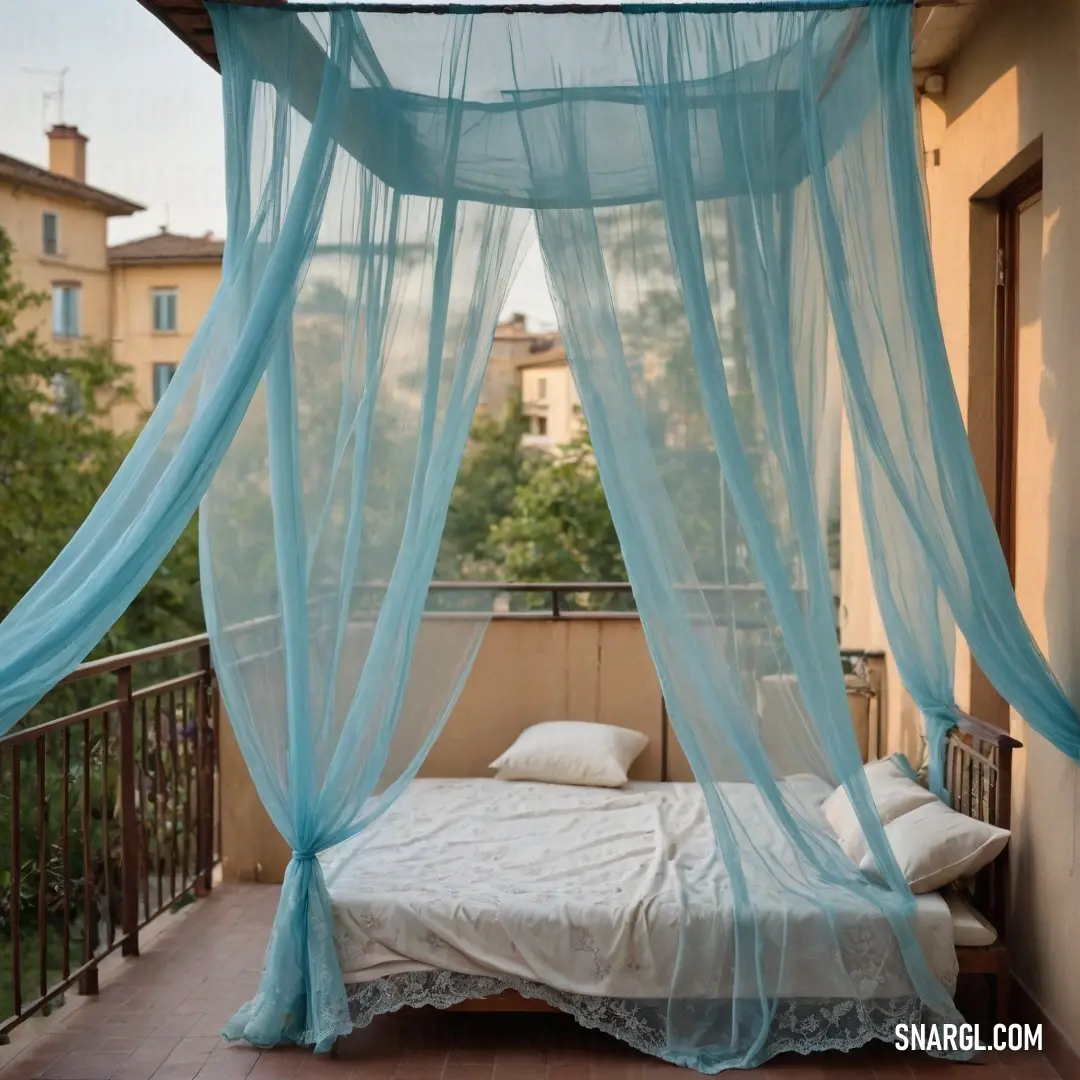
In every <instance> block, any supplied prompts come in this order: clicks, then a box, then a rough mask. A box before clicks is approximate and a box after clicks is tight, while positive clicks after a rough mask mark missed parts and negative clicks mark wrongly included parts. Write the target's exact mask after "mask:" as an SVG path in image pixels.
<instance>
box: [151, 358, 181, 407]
mask: <svg viewBox="0 0 1080 1080" xmlns="http://www.w3.org/2000/svg"><path fill="white" fill-rule="evenodd" d="M175 374H176V365H175V364H155V365H154V404H155V405H156V404H157V403H158V402H159V401H160V400H161V399H162V398H163V397H164V396H165V391H166V390H168V389H169V383H171V382H172V377H173V376H174V375H175Z"/></svg>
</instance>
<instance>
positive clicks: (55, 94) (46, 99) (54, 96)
mask: <svg viewBox="0 0 1080 1080" xmlns="http://www.w3.org/2000/svg"><path fill="white" fill-rule="evenodd" d="M23 71H24V72H26V74H27V75H48V76H49V78H51V79H55V80H56V89H55V90H46V91H45V93H43V94H42V95H41V126H42V127H43V128H45V129H48V126H49V106H50V105H52V104H54V103H55V105H56V112H57V119H56V122H57V123H58V124H62V123H63V122H64V80H65V79H66V78H67V73H68V69H67V68H61V69H60V70H59V71H50V70H47V69H44V68H23Z"/></svg>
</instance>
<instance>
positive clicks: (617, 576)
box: [488, 435, 626, 582]
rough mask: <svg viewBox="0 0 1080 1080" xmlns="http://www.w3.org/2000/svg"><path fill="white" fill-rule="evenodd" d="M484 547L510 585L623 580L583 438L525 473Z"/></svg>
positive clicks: (615, 541)
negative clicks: (509, 506)
mask: <svg viewBox="0 0 1080 1080" xmlns="http://www.w3.org/2000/svg"><path fill="white" fill-rule="evenodd" d="M488 543H489V547H490V548H491V549H492V551H493V554H494V555H495V557H496V560H497V562H498V563H499V564H500V565H501V566H502V567H503V568H504V571H505V576H506V579H507V580H509V581H582V582H588V581H625V580H626V567H625V566H624V564H623V558H622V551H621V550H620V548H619V538H618V536H617V535H616V533H615V526H614V524H613V522H612V520H611V511H610V510H609V509H608V503H607V498H606V496H605V495H604V488H603V485H602V484H601V482H600V474H599V472H598V471H597V468H596V460H595V458H594V457H593V451H592V444H591V443H590V442H589V439H588V437H587V436H585V435H583V436H581V437H580V438H578V439H576V440H575V441H574V442H572V443H570V444H569V445H568V446H565V447H563V448H562V450H561V452H560V453H559V455H558V456H553V457H546V458H545V459H544V460H542V461H539V462H536V463H535V464H533V465H531V466H530V467H529V468H528V469H527V470H526V475H525V476H524V478H523V480H522V482H521V483H519V484H518V487H517V490H516V491H515V492H514V498H513V502H512V505H511V508H510V513H509V514H507V515H505V516H504V517H503V518H502V520H501V521H499V522H498V523H497V524H496V525H495V526H494V527H493V528H492V530H491V534H490V537H489V541H488Z"/></svg>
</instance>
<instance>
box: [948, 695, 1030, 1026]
mask: <svg viewBox="0 0 1080 1080" xmlns="http://www.w3.org/2000/svg"><path fill="white" fill-rule="evenodd" d="M1022 745H1023V744H1022V743H1020V742H1018V741H1017V740H1016V739H1014V738H1013V737H1012V736H1011V735H1010V734H1009V733H1008V732H1007V731H1003V730H1002V729H1001V728H998V727H994V726H993V725H992V724H987V723H986V722H985V721H983V720H977V719H976V718H975V717H974V716H968V715H967V714H966V713H958V714H957V717H956V727H955V728H953V730H952V731H951V732H950V733H949V737H948V742H947V744H946V754H945V786H946V788H947V790H948V792H949V796H950V798H951V800H952V807H953V809H954V810H956V811H958V812H959V813H961V814H966V815H967V816H968V817H971V818H975V819H976V820H978V821H985V822H987V823H988V824H990V825H997V826H998V827H999V828H1001V829H1010V828H1011V827H1012V824H1011V823H1012V753H1013V751H1014V750H1018V749H1019V748H1020V747H1021V746H1022ZM960 888H961V891H962V892H963V895H964V898H965V899H966V900H967V901H968V903H969V904H971V906H972V907H974V908H975V909H976V910H977V911H978V912H979V913H980V914H981V915H983V916H984V917H985V918H986V919H987V920H988V921H989V923H990V925H991V926H993V928H994V929H995V930H996V931H997V941H995V942H994V944H993V945H987V946H984V947H981V948H975V947H971V946H960V947H958V948H957V950H956V959H957V961H958V963H959V965H960V974H961V975H965V976H967V975H979V976H985V977H987V978H989V979H990V980H992V981H993V998H992V1000H993V1007H994V1022H995V1023H998V1024H1007V1023H1008V1022H1009V996H1010V982H1011V980H1010V977H1009V936H1008V907H1009V845H1008V844H1006V845H1005V849H1004V850H1003V851H1002V853H1001V854H1000V855H999V856H998V857H997V858H996V859H995V860H994V861H993V862H992V863H991V864H990V865H989V866H987V867H986V868H985V869H983V870H981V871H979V873H978V874H976V875H975V877H973V878H972V879H971V880H970V881H968V882H965V883H963V885H962V886H961V887H960Z"/></svg>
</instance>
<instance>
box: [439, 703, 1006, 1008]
mask: <svg viewBox="0 0 1080 1080" xmlns="http://www.w3.org/2000/svg"><path fill="white" fill-rule="evenodd" d="M669 729H670V720H669V719H668V716H667V711H666V709H664V708H663V707H662V706H661V715H660V735H661V747H662V750H661V756H660V762H659V772H660V779H661V780H669V779H677V780H683V779H686V777H685V776H684V775H683V773H684V772H685V769H686V768H688V767H689V766H688V764H687V763H686V762H685V757H684V755H682V752H681V750H679V751H678V757H677V758H676V755H675V753H674V752H673V750H674V749H675V747H672V746H671V743H673V742H674V740H673V739H672V738H671V736H670V731H669ZM1021 745H1022V744H1021V743H1020V742H1018V741H1017V740H1016V739H1014V738H1013V737H1012V736H1011V735H1009V733H1008V732H1007V731H1002V730H1001V729H1000V728H997V727H994V726H993V725H991V724H987V723H985V722H984V721H982V720H978V719H976V718H975V717H973V716H969V715H967V714H966V713H960V712H958V713H957V715H956V726H955V727H954V728H953V729H952V731H951V732H950V733H949V735H948V740H947V744H946V756H945V785H946V788H947V790H948V793H949V796H950V799H951V803H952V807H953V809H954V810H956V811H958V812H959V813H961V814H965V815H967V816H968V817H972V818H976V819H978V820H979V821H985V822H987V823H988V824H991V825H997V826H998V827H999V828H1002V829H1008V828H1010V821H1011V801H1012V752H1013V750H1015V749H1018V748H1020V747H1021ZM676 747H677V744H676ZM680 759H681V760H680ZM653 769H655V765H653V767H652V769H650V771H652V770H653ZM673 774H675V775H673ZM654 775H655V773H654ZM649 778H650V779H651V778H652V777H649ZM958 887H960V888H962V891H963V895H964V898H965V899H966V900H967V901H968V903H969V904H970V905H971V906H972V907H974V908H975V909H976V910H977V911H978V912H979V913H980V914H981V915H983V916H984V917H985V918H986V919H987V920H988V921H989V922H990V924H991V925H992V926H993V927H994V929H995V930H996V931H997V940H996V941H995V942H994V944H993V945H988V946H985V947H979V948H976V947H971V946H960V947H958V948H957V950H956V957H957V962H958V964H959V969H960V974H961V975H963V976H972V975H976V976H981V977H986V978H988V979H989V980H992V983H993V994H992V1001H993V1007H994V1022H995V1023H1008V1022H1009V1021H1008V1014H1009V990H1010V980H1009V952H1008V934H1007V926H1006V913H1007V908H1008V900H1009V848H1008V845H1006V847H1005V850H1004V851H1002V853H1001V854H1000V855H999V856H998V857H997V858H996V859H995V860H994V861H993V862H992V863H991V864H990V865H989V866H987V867H986V868H985V869H983V870H981V871H980V872H979V873H978V874H977V875H976V876H975V877H974V878H972V879H971V880H970V881H967V882H964V883H963V885H962V886H958ZM448 1011H452V1012H557V1011H558V1010H557V1009H556V1008H555V1007H554V1006H553V1005H549V1004H547V1002H544V1001H538V1000H535V999H532V998H525V997H522V996H521V995H520V994H518V993H517V992H516V991H514V990H507V991H505V992H503V993H501V994H497V995H493V996H492V997H488V998H479V999H475V1000H469V1001H463V1002H461V1003H460V1004H458V1005H453V1006H451V1007H450V1009H449V1010H448Z"/></svg>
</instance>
